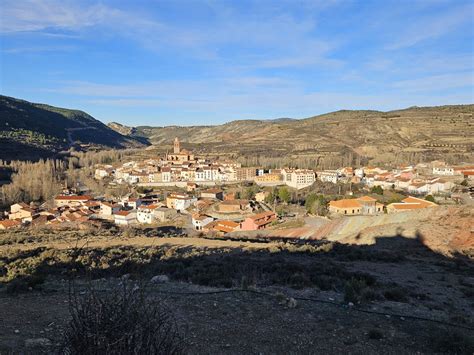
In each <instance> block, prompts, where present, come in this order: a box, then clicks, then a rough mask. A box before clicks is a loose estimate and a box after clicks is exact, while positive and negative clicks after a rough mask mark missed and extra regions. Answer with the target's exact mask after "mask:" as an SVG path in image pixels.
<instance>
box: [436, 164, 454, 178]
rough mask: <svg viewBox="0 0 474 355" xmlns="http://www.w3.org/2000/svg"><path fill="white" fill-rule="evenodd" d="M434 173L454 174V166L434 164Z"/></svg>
mask: <svg viewBox="0 0 474 355" xmlns="http://www.w3.org/2000/svg"><path fill="white" fill-rule="evenodd" d="M433 175H443V176H453V175H454V168H453V167H450V166H442V165H440V166H434V167H433Z"/></svg>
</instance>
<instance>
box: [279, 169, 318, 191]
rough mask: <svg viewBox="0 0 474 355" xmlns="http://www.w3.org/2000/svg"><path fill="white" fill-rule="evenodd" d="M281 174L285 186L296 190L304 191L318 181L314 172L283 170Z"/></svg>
mask: <svg viewBox="0 0 474 355" xmlns="http://www.w3.org/2000/svg"><path fill="white" fill-rule="evenodd" d="M281 174H282V177H283V181H284V182H285V184H286V185H288V186H290V187H293V188H295V189H302V188H305V187H308V186H311V185H313V184H314V182H315V181H316V174H315V173H314V171H313V170H308V169H296V170H293V169H283V170H282V171H281Z"/></svg>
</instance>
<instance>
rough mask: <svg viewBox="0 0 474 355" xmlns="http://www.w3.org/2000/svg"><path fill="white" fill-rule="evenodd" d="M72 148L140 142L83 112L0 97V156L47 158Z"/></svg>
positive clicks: (119, 145) (137, 143)
mask: <svg viewBox="0 0 474 355" xmlns="http://www.w3.org/2000/svg"><path fill="white" fill-rule="evenodd" d="M71 146H75V147H76V148H82V149H87V148H91V147H93V148H117V149H120V148H128V147H141V146H143V143H141V142H139V141H138V140H136V139H134V138H131V137H129V136H124V135H122V134H120V133H118V132H116V131H114V130H113V129H110V128H109V127H107V126H106V125H104V124H103V123H102V122H100V121H98V120H96V119H95V118H94V117H92V116H90V115H88V114H87V113H85V112H83V111H78V110H70V109H65V108H59V107H53V106H49V105H44V104H36V103H31V102H28V101H24V100H19V99H15V98H12V97H7V96H0V159H5V160H10V159H28V160H36V159H38V158H45V157H51V156H54V155H56V154H57V153H59V152H60V151H63V150H67V149H69V148H70V147H71Z"/></svg>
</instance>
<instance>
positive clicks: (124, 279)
mask: <svg viewBox="0 0 474 355" xmlns="http://www.w3.org/2000/svg"><path fill="white" fill-rule="evenodd" d="M129 278H130V274H125V275H122V277H120V279H122V280H123V281H126V280H128V279H129Z"/></svg>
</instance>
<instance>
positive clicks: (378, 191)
mask: <svg viewBox="0 0 474 355" xmlns="http://www.w3.org/2000/svg"><path fill="white" fill-rule="evenodd" d="M370 192H372V193H374V194H377V195H383V188H382V186H374V187H372V189H371V190H370Z"/></svg>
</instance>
